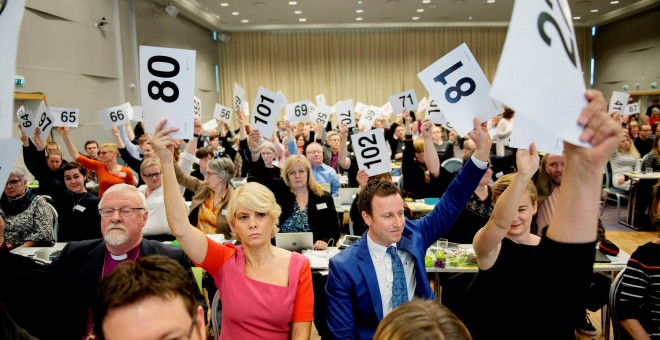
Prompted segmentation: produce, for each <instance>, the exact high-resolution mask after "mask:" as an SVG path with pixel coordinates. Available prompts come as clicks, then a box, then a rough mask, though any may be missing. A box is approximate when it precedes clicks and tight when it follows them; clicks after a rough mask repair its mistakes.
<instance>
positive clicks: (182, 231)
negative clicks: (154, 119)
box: [151, 120, 208, 263]
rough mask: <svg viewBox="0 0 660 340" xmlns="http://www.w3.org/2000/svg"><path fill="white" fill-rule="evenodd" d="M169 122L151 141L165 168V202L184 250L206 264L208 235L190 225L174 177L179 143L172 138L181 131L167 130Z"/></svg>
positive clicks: (175, 233) (172, 224) (158, 127)
mask: <svg viewBox="0 0 660 340" xmlns="http://www.w3.org/2000/svg"><path fill="white" fill-rule="evenodd" d="M165 123H166V120H163V121H161V122H160V123H159V124H158V126H157V127H156V133H155V134H154V136H153V138H152V139H151V144H152V145H153V147H154V150H155V151H156V153H157V154H158V157H159V158H160V161H161V164H162V168H163V200H164V203H165V213H166V215H167V223H168V224H169V226H170V229H171V230H172V235H174V237H176V239H177V241H179V244H180V245H181V249H183V251H184V252H185V253H186V255H188V257H189V258H190V259H191V260H192V261H193V262H195V263H202V261H204V258H206V252H207V250H208V244H207V240H206V235H204V233H203V232H202V231H201V230H199V229H197V228H195V227H194V226H192V225H191V224H190V222H188V214H187V213H186V203H185V201H184V200H183V196H181V192H179V186H178V185H177V181H176V175H175V174H174V156H173V153H174V148H176V147H178V141H177V140H176V139H175V138H174V137H172V136H170V135H169V133H171V132H174V131H177V130H178V128H167V129H163V126H165Z"/></svg>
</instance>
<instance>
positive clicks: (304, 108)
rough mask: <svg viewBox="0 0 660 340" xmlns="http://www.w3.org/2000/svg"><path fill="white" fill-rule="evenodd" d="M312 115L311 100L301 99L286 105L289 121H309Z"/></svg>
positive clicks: (286, 114)
mask: <svg viewBox="0 0 660 340" xmlns="http://www.w3.org/2000/svg"><path fill="white" fill-rule="evenodd" d="M311 117H312V115H311V114H310V110H309V100H301V101H299V102H295V103H291V104H288V105H287V106H286V113H285V118H286V120H287V121H289V122H302V121H308V120H310V118H311Z"/></svg>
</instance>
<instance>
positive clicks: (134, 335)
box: [93, 255, 205, 340]
mask: <svg viewBox="0 0 660 340" xmlns="http://www.w3.org/2000/svg"><path fill="white" fill-rule="evenodd" d="M93 315H94V325H95V332H96V334H99V335H100V334H103V337H104V338H105V339H107V340H113V339H200V340H201V339H204V334H205V332H204V310H203V309H202V306H200V305H199V304H197V301H195V288H194V282H191V280H190V276H188V273H187V272H186V270H185V269H184V268H183V267H181V265H180V264H179V263H177V262H176V261H174V260H172V259H170V258H168V257H166V256H161V255H154V256H149V257H145V258H140V259H138V260H137V261H135V262H127V263H124V264H121V265H119V266H117V269H116V270H114V271H113V272H112V273H111V274H110V275H108V277H106V278H105V279H104V280H103V281H102V282H101V283H100V284H99V287H98V289H97V295H96V301H95V303H94V308H93Z"/></svg>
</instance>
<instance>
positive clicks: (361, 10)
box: [355, 9, 364, 13]
mask: <svg viewBox="0 0 660 340" xmlns="http://www.w3.org/2000/svg"><path fill="white" fill-rule="evenodd" d="M363 12H364V10H363V9H356V10H355V13H363Z"/></svg>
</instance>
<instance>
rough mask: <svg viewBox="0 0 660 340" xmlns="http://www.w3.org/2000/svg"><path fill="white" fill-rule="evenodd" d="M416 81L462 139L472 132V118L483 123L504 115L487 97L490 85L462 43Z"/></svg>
mask: <svg viewBox="0 0 660 340" xmlns="http://www.w3.org/2000/svg"><path fill="white" fill-rule="evenodd" d="M417 77H419V80H421V81H422V83H423V84H424V87H426V90H427V91H429V95H430V96H431V97H433V98H434V99H435V102H436V104H437V105H438V107H439V108H440V109H441V110H442V113H443V114H444V115H445V117H447V119H448V120H449V121H450V122H451V123H452V125H453V126H454V127H455V128H456V131H457V132H458V133H459V134H460V135H461V136H465V135H467V134H468V132H470V131H471V130H472V128H473V127H474V126H473V124H472V121H473V119H474V117H478V118H479V120H480V121H482V122H485V121H487V120H488V119H490V118H492V117H494V116H496V115H498V114H500V113H502V112H503V111H504V108H502V105H500V104H499V103H498V102H496V101H494V100H492V99H491V98H490V96H489V95H488V93H489V91H490V83H488V79H487V78H486V75H485V74H484V72H483V71H482V70H481V67H479V64H478V63H477V60H476V59H475V58H474V56H473V55H472V52H470V49H469V48H468V47H467V45H466V44H465V43H463V44H461V45H460V46H458V47H457V48H455V49H454V50H453V51H451V52H449V53H447V54H446V55H445V56H443V57H442V58H440V59H439V60H438V61H436V62H434V63H433V64H431V66H429V67H427V68H426V69H424V70H423V71H422V72H420V73H419V74H418V75H417Z"/></svg>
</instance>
